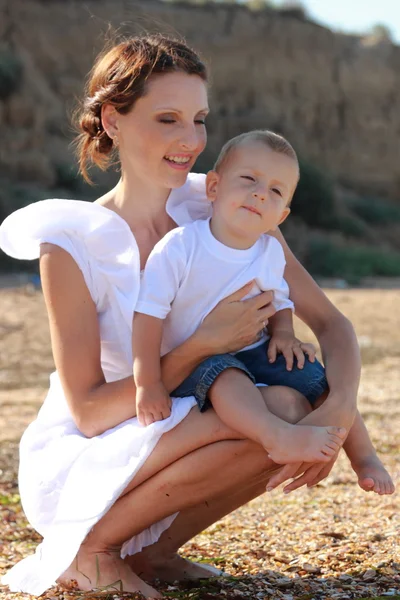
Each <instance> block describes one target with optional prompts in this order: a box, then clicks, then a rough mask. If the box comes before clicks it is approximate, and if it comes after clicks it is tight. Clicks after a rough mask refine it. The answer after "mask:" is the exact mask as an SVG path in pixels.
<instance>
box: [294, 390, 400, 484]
mask: <svg viewBox="0 0 400 600" xmlns="http://www.w3.org/2000/svg"><path fill="white" fill-rule="evenodd" d="M327 395H328V393H327V392H326V393H325V394H324V395H323V396H321V398H319V399H318V400H317V402H316V403H315V406H314V408H318V407H319V406H321V404H323V403H324V401H325V400H326V398H327ZM303 398H304V396H303ZM343 450H344V451H345V453H346V455H347V457H348V459H349V460H350V463H351V466H352V469H353V471H354V472H355V473H356V475H357V477H358V485H359V486H360V488H361V489H363V490H364V491H365V492H376V493H377V494H380V495H381V496H382V495H385V494H393V493H394V490H395V487H394V483H393V481H392V478H391V477H390V475H389V473H388V472H387V471H386V469H385V467H384V466H383V464H382V462H381V460H380V458H379V457H378V456H377V454H376V450H375V448H374V446H373V445H372V442H371V438H370V437H369V433H368V430H367V428H366V426H365V423H364V421H363V418H362V416H361V415H360V413H359V411H358V410H357V412H356V416H355V419H354V422H353V425H352V427H351V429H350V431H349V435H348V436H347V439H346V441H345V443H344V444H343Z"/></svg>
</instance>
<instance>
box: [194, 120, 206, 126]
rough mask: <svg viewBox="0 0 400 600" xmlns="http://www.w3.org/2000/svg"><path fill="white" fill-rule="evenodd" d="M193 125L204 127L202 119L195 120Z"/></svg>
mask: <svg viewBox="0 0 400 600" xmlns="http://www.w3.org/2000/svg"><path fill="white" fill-rule="evenodd" d="M195 123H196V125H205V124H206V122H205V120H204V119H196V120H195Z"/></svg>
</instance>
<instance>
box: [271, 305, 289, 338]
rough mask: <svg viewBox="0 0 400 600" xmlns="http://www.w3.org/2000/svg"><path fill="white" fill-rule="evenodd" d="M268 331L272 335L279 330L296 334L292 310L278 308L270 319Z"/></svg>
mask: <svg viewBox="0 0 400 600" xmlns="http://www.w3.org/2000/svg"><path fill="white" fill-rule="evenodd" d="M268 331H269V334H270V335H271V336H273V335H274V334H275V333H277V332H278V331H285V332H287V333H291V334H293V335H294V328H293V312H292V310H291V309H290V308H284V309H282V310H278V311H277V312H276V313H275V314H274V315H273V316H272V317H270V318H269V320H268Z"/></svg>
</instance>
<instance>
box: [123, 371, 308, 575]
mask: <svg viewBox="0 0 400 600" xmlns="http://www.w3.org/2000/svg"><path fill="white" fill-rule="evenodd" d="M217 381H218V380H217ZM259 389H260V392H261V394H262V396H263V398H264V401H265V403H266V404H267V405H268V407H269V409H270V410H271V412H274V414H276V416H279V417H280V418H281V419H285V420H286V421H288V422H289V423H297V422H298V421H300V420H301V419H303V418H304V417H305V416H306V415H307V414H309V413H310V412H311V407H310V404H309V402H308V401H307V400H306V399H305V398H304V396H303V395H302V394H300V393H299V392H297V391H296V390H293V389H291V388H287V387H281V386H273V387H262V388H259ZM243 458H244V461H245V463H244V464H243V465H242V466H241V467H240V465H239V464H238V462H237V461H238V460H239V461H240V460H241V459H242V457H236V458H235V465H236V467H237V468H239V467H240V469H242V467H244V468H243V473H244V472H245V471H246V467H247V465H248V464H249V463H250V462H251V463H253V464H254V465H257V462H258V461H259V460H260V459H261V460H263V459H264V458H265V452H264V451H263V450H262V449H261V448H260V447H259V446H257V445H255V444H253V445H251V446H249V450H248V451H247V453H246V455H245V456H243ZM228 468H230V467H229V466H228ZM279 468H280V467H278V466H277V465H275V466H273V465H271V467H270V468H269V469H268V470H265V471H262V470H261V471H260V472H259V473H257V474H256V475H255V476H254V477H253V478H252V481H251V482H250V481H249V479H248V477H246V478H245V479H244V480H243V484H242V485H240V486H233V487H232V488H231V489H229V490H225V491H224V493H223V494H222V495H220V496H218V497H216V498H213V499H210V500H208V501H205V502H203V503H201V504H198V505H196V506H194V507H192V508H188V509H185V510H182V511H181V512H180V513H179V515H178V516H177V518H176V519H175V520H174V522H173V523H172V525H171V526H170V527H169V529H167V530H166V531H164V533H163V534H162V535H161V536H160V538H159V539H158V541H157V542H156V543H155V544H152V545H151V546H147V547H146V548H144V549H143V550H142V551H141V552H140V553H138V554H134V555H133V556H127V557H126V558H125V562H126V563H128V564H129V565H130V566H131V568H132V569H133V571H134V572H135V573H137V575H139V576H140V577H143V578H144V579H145V580H146V581H149V582H151V581H154V580H155V579H160V580H162V581H168V582H173V581H176V580H183V579H205V578H207V577H214V576H216V575H220V574H222V571H219V570H218V569H215V568H214V567H210V565H205V564H198V563H194V562H191V561H189V560H187V559H185V558H183V557H182V556H180V555H179V554H178V550H179V548H180V547H181V546H182V545H183V544H185V543H186V542H187V541H189V540H190V539H192V538H193V537H194V536H195V535H197V534H199V533H200V532H201V531H203V530H204V529H206V528H207V527H209V526H210V525H212V524H213V523H215V522H216V521H218V520H219V519H221V518H222V517H224V516H226V515H227V514H229V513H231V512H232V511H233V510H235V509H237V508H239V507H240V506H243V505H244V504H246V503H247V502H249V501H250V500H253V499H254V498H256V497H257V496H260V495H261V494H263V493H264V492H265V488H266V485H267V483H268V480H269V477H270V476H271V474H272V473H274V472H276V470H279Z"/></svg>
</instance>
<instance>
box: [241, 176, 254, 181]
mask: <svg viewBox="0 0 400 600" xmlns="http://www.w3.org/2000/svg"><path fill="white" fill-rule="evenodd" d="M240 177H241V178H242V179H248V180H249V181H255V179H254V177H251V175H241V176H240Z"/></svg>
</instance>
